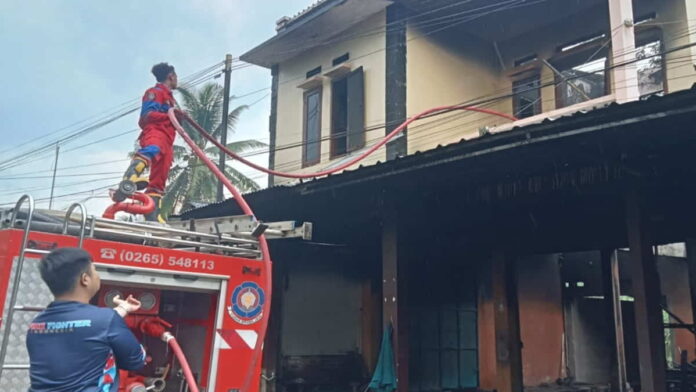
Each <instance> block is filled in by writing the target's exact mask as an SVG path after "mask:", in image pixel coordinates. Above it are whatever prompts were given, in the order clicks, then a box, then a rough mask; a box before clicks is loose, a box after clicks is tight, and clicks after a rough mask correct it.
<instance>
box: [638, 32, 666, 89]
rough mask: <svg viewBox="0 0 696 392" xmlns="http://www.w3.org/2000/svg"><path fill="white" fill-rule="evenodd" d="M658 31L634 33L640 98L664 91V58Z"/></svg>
mask: <svg viewBox="0 0 696 392" xmlns="http://www.w3.org/2000/svg"><path fill="white" fill-rule="evenodd" d="M662 51H663V47H662V39H661V34H660V31H659V30H657V29H650V30H646V31H641V32H638V33H636V59H637V60H638V62H637V63H636V68H637V71H638V91H639V93H640V96H641V97H645V96H648V95H652V94H658V93H662V92H663V91H664V90H665V71H664V58H663V56H662Z"/></svg>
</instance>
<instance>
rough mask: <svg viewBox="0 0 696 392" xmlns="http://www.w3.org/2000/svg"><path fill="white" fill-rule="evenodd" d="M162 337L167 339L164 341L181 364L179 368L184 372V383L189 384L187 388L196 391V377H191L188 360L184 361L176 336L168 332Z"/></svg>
mask: <svg viewBox="0 0 696 392" xmlns="http://www.w3.org/2000/svg"><path fill="white" fill-rule="evenodd" d="M162 339H168V340H165V341H166V342H167V343H168V344H169V347H171V348H172V351H173V352H174V355H176V359H177V360H179V365H180V366H181V370H182V371H183V372H184V378H185V379H186V383H187V384H188V386H189V390H190V391H191V392H198V386H197V385H196V379H195V378H194V377H193V372H191V367H190V366H189V364H188V361H186V356H185V355H184V352H183V351H182V350H181V347H180V346H179V343H178V342H177V341H176V338H175V337H174V336H172V335H171V334H168V337H167V338H165V337H163V338H162Z"/></svg>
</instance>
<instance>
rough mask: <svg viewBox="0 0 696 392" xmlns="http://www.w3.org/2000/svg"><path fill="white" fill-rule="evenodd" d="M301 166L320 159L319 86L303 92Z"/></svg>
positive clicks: (315, 162) (317, 161)
mask: <svg viewBox="0 0 696 392" xmlns="http://www.w3.org/2000/svg"><path fill="white" fill-rule="evenodd" d="M303 134H304V138H303V142H302V146H303V148H302V166H303V167H304V166H309V165H314V164H317V163H319V161H320V160H321V86H320V87H317V88H314V89H312V90H309V91H306V92H305V93H304V132H303Z"/></svg>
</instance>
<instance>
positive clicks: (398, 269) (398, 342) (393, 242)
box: [382, 209, 408, 392]
mask: <svg viewBox="0 0 696 392" xmlns="http://www.w3.org/2000/svg"><path fill="white" fill-rule="evenodd" d="M403 243H404V241H403V239H402V238H400V230H399V222H398V219H397V215H396V212H395V211H394V210H390V209H388V210H387V213H386V214H385V215H384V217H383V222H382V325H383V328H387V327H388V326H389V324H390V323H391V325H392V327H393V335H392V341H393V346H394V358H395V361H396V375H397V385H398V389H397V390H398V391H399V392H408V319H407V318H406V306H405V305H406V285H405V283H406V259H405V256H404V252H403V251H401V248H402V246H403V245H402V244H403Z"/></svg>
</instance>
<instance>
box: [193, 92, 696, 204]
mask: <svg viewBox="0 0 696 392" xmlns="http://www.w3.org/2000/svg"><path fill="white" fill-rule="evenodd" d="M685 104H687V105H692V106H693V105H696V84H695V85H694V86H693V87H692V88H691V89H689V90H685V91H680V92H676V93H672V94H668V95H665V96H653V97H650V98H648V99H646V100H642V101H636V102H629V103H624V104H617V103H612V104H609V105H608V106H607V107H604V108H601V109H596V110H593V111H583V110H581V111H578V112H575V113H572V114H569V115H567V116H563V117H559V118H554V119H545V120H543V121H541V122H540V123H536V124H531V125H526V126H524V127H515V128H512V129H510V130H508V131H504V132H500V133H495V134H489V135H485V136H481V137H477V138H475V139H470V140H466V139H461V140H460V141H458V142H454V143H451V144H448V145H438V146H437V147H435V148H433V149H430V150H426V151H416V152H415V153H413V154H410V155H407V156H404V157H399V158H396V159H393V160H390V161H387V162H380V161H378V162H377V163H375V164H374V165H369V166H363V165H360V166H358V167H356V168H355V169H350V170H345V171H343V172H341V173H339V174H333V175H330V176H326V177H322V178H317V179H313V180H306V181H302V182H300V183H297V184H292V185H279V186H275V187H271V188H266V189H262V190H259V191H256V192H250V193H248V194H246V195H245V197H248V198H249V199H251V200H253V199H255V198H257V197H259V196H262V195H263V196H264V197H269V194H270V196H273V195H278V196H282V195H283V194H286V192H291V193H302V190H303V189H305V188H307V187H308V186H311V187H312V188H315V187H318V186H326V187H332V186H336V185H339V184H341V185H346V184H347V183H349V182H350V183H352V182H356V181H367V180H374V179H377V178H380V177H384V176H387V175H393V174H400V173H404V172H407V171H409V170H414V169H416V168H424V167H428V166H433V165H437V164H441V163H443V162H447V161H451V160H454V159H465V158H467V157H473V156H477V155H481V154H486V153H495V152H497V151H502V150H509V149H512V148H516V147H521V146H523V145H525V144H530V143H532V142H534V141H535V140H541V141H543V140H546V139H549V138H556V139H557V138H561V137H566V136H572V135H575V134H577V133H581V132H583V131H588V132H590V131H593V130H600V129H605V128H607V126H609V125H611V123H613V122H616V121H621V120H622V119H624V118H628V117H631V116H637V115H643V116H650V115H652V116H661V115H662V114H660V113H661V112H665V111H668V110H671V109H673V108H674V107H677V106H679V105H681V106H684V105H685ZM574 132H575V133H574ZM229 203H233V201H232V199H228V200H226V201H223V202H219V203H214V204H210V205H208V206H206V207H202V208H198V209H195V210H191V211H187V212H186V213H184V214H182V217H186V216H187V215H191V214H195V215H197V212H199V211H201V212H203V211H210V210H216V209H218V207H221V206H222V205H223V204H229Z"/></svg>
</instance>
